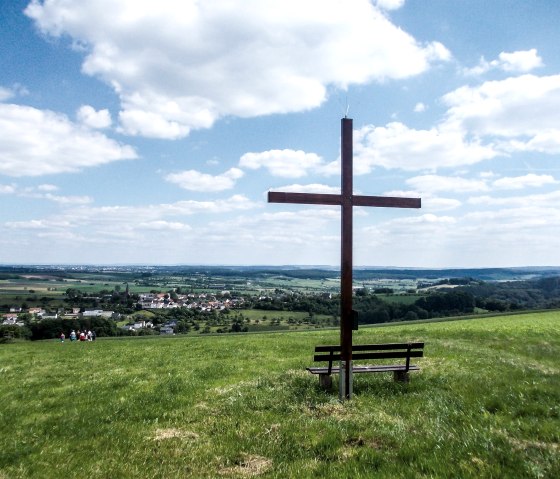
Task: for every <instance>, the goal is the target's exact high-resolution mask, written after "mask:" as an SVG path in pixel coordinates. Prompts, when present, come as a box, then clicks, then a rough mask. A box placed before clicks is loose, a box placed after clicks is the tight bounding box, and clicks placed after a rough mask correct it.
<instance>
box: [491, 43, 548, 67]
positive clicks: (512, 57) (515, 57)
mask: <svg viewBox="0 0 560 479" xmlns="http://www.w3.org/2000/svg"><path fill="white" fill-rule="evenodd" d="M499 58H500V62H501V68H502V69H503V70H504V71H506V72H521V73H527V72H529V71H531V70H533V69H535V68H538V67H542V66H543V61H542V58H541V57H539V55H538V54H537V50H536V49H535V48H532V49H531V50H525V51H517V52H513V53H505V52H502V53H500V55H499Z"/></svg>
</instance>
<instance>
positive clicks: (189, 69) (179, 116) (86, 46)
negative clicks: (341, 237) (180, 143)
mask: <svg viewBox="0 0 560 479" xmlns="http://www.w3.org/2000/svg"><path fill="white" fill-rule="evenodd" d="M402 3H403V2H402V0H381V1H380V3H379V8H380V7H381V6H382V7H383V8H384V9H392V8H398V7H400V6H401V5H402ZM379 8H378V7H376V6H375V5H373V4H372V3H371V2H370V1H369V0H347V1H345V2H341V1H339V0H307V1H306V2H304V3H302V2H300V1H298V0H268V1H267V2H262V1H260V0H238V1H226V0H215V1H212V2H198V1H195V0H161V1H159V2H156V3H154V2H147V1H145V2H139V1H137V0H121V1H119V2H110V6H109V4H108V3H107V2H100V1H94V0H51V1H49V2H40V1H39V0H33V1H32V2H31V3H30V4H29V6H28V7H27V8H26V9H25V13H26V15H28V16H29V17H30V18H32V19H33V20H34V21H35V23H36V25H37V26H38V28H39V29H40V30H41V31H42V32H43V33H45V34H49V35H52V36H55V37H60V36H63V35H68V36H69V37H71V38H72V40H73V42H74V44H75V45H79V46H80V49H79V50H81V51H85V52H87V56H86V58H85V60H84V63H83V66H82V70H83V72H84V73H85V74H87V75H91V76H96V77H98V78H100V79H102V80H103V81H105V82H106V83H107V84H109V85H110V86H111V87H112V88H114V90H115V92H116V93H117V94H118V95H119V97H120V99H121V106H122V111H121V112H120V117H119V118H120V122H121V128H122V131H123V132H125V133H128V134H133V135H144V136H150V137H158V138H179V137H182V136H185V135H187V134H188V133H189V131H190V130H191V129H193V128H207V127H210V126H211V125H212V124H213V123H214V122H215V121H216V120H217V119H219V118H222V117H225V116H228V115H234V116H240V117H253V116H258V115H266V114H271V113H287V112H296V111H304V110H307V109H310V108H314V107H317V106H319V105H320V104H321V103H322V102H324V101H325V99H326V96H327V89H328V87H332V86H334V87H337V88H346V87H347V86H348V85H351V84H365V83H368V82H371V81H382V80H385V79H391V78H395V79H398V78H407V77H410V76H412V75H416V74H419V73H422V72H424V71H426V70H427V69H428V68H429V67H430V64H431V63H432V62H439V61H446V60H449V58H450V53H449V51H448V50H447V49H446V48H445V47H444V46H443V45H442V44H441V43H438V42H432V43H428V44H420V43H419V42H418V41H416V40H415V39H414V38H413V37H412V36H411V35H409V34H408V33H406V32H404V31H403V30H402V29H401V28H399V27H397V26H396V25H394V24H393V23H391V21H390V20H389V19H388V18H387V17H386V16H385V14H384V13H383V12H382V11H381V10H380V9H379Z"/></svg>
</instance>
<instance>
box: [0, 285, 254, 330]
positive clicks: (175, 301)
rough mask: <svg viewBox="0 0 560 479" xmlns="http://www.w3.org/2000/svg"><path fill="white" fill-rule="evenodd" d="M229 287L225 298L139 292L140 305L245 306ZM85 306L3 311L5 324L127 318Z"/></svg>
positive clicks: (142, 324) (146, 324)
mask: <svg viewBox="0 0 560 479" xmlns="http://www.w3.org/2000/svg"><path fill="white" fill-rule="evenodd" d="M228 295H229V291H222V293H221V295H220V296H221V297H222V298H221V299H217V298H216V296H214V295H212V294H206V293H200V294H194V293H191V294H184V295H174V297H171V296H170V295H169V294H168V293H144V294H139V295H138V302H137V303H136V308H137V309H138V310H155V309H158V310H159V309H176V308H187V309H194V310H197V311H201V312H209V311H223V310H225V309H235V308H241V307H243V304H244V302H245V301H244V299H243V298H228V297H227V296H228ZM82 309H83V308H71V309H64V308H60V309H58V310H57V311H48V310H46V309H43V308H39V307H34V308H27V309H23V308H21V307H11V308H10V312H9V313H5V314H3V315H2V323H1V324H2V325H5V326H10V325H11V326H25V322H24V321H23V319H22V316H23V315H24V314H27V315H28V316H27V317H29V316H31V318H32V319H34V320H35V321H43V320H48V319H84V318H105V319H112V320H114V321H122V320H123V319H126V315H122V314H119V313H117V312H115V311H106V310H102V309H83V310H82ZM153 326H154V325H153V323H151V322H150V321H144V320H143V321H136V322H134V323H130V324H126V325H124V326H122V328H123V329H126V330H129V331H134V330H140V329H144V328H153ZM173 326H174V324H172V323H169V324H165V325H163V326H162V327H161V329H160V334H172V333H173Z"/></svg>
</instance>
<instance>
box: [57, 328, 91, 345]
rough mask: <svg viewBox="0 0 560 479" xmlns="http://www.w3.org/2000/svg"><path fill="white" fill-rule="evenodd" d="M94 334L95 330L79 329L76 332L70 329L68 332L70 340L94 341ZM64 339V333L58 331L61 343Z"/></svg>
mask: <svg viewBox="0 0 560 479" xmlns="http://www.w3.org/2000/svg"><path fill="white" fill-rule="evenodd" d="M95 338H96V335H95V331H86V330H84V331H80V330H78V332H76V331H74V330H72V332H71V333H70V341H72V342H73V341H95ZM65 339H66V335H65V334H64V333H60V341H61V342H62V343H63V342H64V340H65Z"/></svg>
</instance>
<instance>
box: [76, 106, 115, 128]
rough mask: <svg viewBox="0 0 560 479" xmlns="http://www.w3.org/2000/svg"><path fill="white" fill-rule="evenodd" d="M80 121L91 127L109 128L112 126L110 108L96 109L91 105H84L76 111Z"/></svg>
mask: <svg viewBox="0 0 560 479" xmlns="http://www.w3.org/2000/svg"><path fill="white" fill-rule="evenodd" d="M76 116H77V118H78V121H79V122H81V123H83V124H84V125H86V126H89V127H90V128H100V129H102V128H109V127H110V126H111V123H112V120H111V114H110V113H109V110H106V109H104V110H99V111H96V110H95V109H94V108H93V107H92V106H90V105H82V106H81V107H80V108H79V109H78V112H77V113H76Z"/></svg>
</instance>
